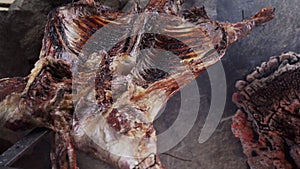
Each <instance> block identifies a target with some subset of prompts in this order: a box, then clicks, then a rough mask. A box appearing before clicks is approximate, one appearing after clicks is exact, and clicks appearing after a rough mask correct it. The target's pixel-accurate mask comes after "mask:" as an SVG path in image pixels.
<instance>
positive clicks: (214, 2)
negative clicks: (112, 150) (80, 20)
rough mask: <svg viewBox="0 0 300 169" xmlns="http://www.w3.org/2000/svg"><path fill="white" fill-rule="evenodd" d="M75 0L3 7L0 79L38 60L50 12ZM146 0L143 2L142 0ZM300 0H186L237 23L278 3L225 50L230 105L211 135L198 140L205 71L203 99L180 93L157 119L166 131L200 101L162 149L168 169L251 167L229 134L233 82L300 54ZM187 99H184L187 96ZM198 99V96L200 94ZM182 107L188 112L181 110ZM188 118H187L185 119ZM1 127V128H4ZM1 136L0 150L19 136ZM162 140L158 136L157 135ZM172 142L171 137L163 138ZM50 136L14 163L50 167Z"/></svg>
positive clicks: (119, 4)
mask: <svg viewBox="0 0 300 169" xmlns="http://www.w3.org/2000/svg"><path fill="white" fill-rule="evenodd" d="M69 2H72V0H55V1H53V0H16V1H15V2H14V3H13V4H12V5H11V7H10V10H9V11H1V12H0V23H1V24H0V78H4V77H12V76H26V75H28V74H29V72H30V70H31V69H32V67H33V65H34V63H35V62H36V61H37V59H38V56H39V52H40V48H41V45H42V38H43V30H44V25H45V24H46V18H47V14H48V13H49V11H51V10H53V9H54V8H55V7H57V6H61V5H63V4H66V3H69ZM101 2H103V3H105V4H107V5H110V6H113V7H114V8H124V9H128V8H130V3H132V2H128V3H127V4H126V2H127V1H126V0H121V1H118V0H110V1H109V0H106V1H105V0H102V1H101ZM142 2H144V1H143V0H142ZM299 4H300V0H282V1H278V0H269V1H265V0H186V3H185V4H184V8H185V9H191V8H192V7H193V6H199V7H200V6H203V5H204V6H205V7H206V10H207V13H208V15H209V16H210V17H211V18H213V19H215V20H220V21H229V22H238V21H242V20H243V19H247V18H248V17H251V16H253V15H254V14H256V12H258V11H259V10H260V9H261V8H263V7H274V8H275V9H276V12H275V13H276V18H275V19H274V20H272V21H270V22H268V23H267V24H265V25H262V26H259V27H257V28H256V29H255V30H254V31H253V32H252V33H251V34H250V35H249V36H247V37H246V38H244V39H242V40H240V41H238V42H237V43H234V44H233V45H232V46H230V47H229V48H228V50H227V53H226V55H225V57H224V58H223V59H222V61H221V62H222V64H223V67H224V70H225V74H226V83H224V84H219V85H220V87H224V86H225V88H226V89H227V98H226V106H225V109H224V112H223V118H222V120H221V121H220V123H219V126H218V128H217V129H216V131H215V132H214V134H213V135H212V137H210V139H209V140H207V141H206V142H204V143H202V144H200V143H198V138H199V135H200V132H201V129H202V127H203V125H204V122H205V119H206V117H207V113H208V112H209V108H210V103H211V86H210V80H209V75H208V73H207V72H204V73H203V74H202V75H201V76H200V77H199V78H197V80H196V81H197V84H198V88H199V89H198V90H199V93H200V100H195V99H196V98H195V97H193V91H190V95H189V96H190V97H188V98H181V95H180V93H178V94H176V95H175V97H173V98H172V99H171V100H170V101H169V102H168V104H167V106H166V107H165V109H164V110H163V111H162V114H161V115H160V116H159V117H158V118H157V120H156V121H155V127H156V128H157V130H158V133H162V132H163V131H165V130H167V129H168V128H169V127H170V126H171V125H172V124H173V123H174V121H175V119H176V117H177V116H178V114H179V113H180V112H179V109H180V104H181V103H182V101H185V102H199V101H200V106H199V112H198V118H197V120H196V123H195V124H194V126H193V128H192V129H191V131H190V132H189V133H188V135H187V136H186V137H185V138H184V139H183V140H182V141H181V142H180V143H179V144H178V145H177V146H175V147H174V148H172V149H171V150H169V151H168V152H166V153H164V154H161V158H162V161H163V163H164V164H165V165H166V168H169V169H181V168H188V169H199V168H205V169H217V168H220V169H236V168H238V169H247V168H248V166H247V162H246V161H247V159H246V158H245V156H244V155H243V153H242V147H241V144H240V143H239V140H238V139H236V138H234V136H233V135H232V133H231V128H230V125H231V119H230V117H231V116H232V115H234V113H235V111H236V107H235V105H234V104H233V103H232V101H231V96H232V94H233V92H234V91H235V87H234V86H235V82H236V81H237V80H238V79H243V78H245V76H246V75H247V73H249V72H251V71H252V70H253V69H254V68H255V67H256V66H259V65H260V64H261V62H263V61H267V60H268V59H269V57H271V56H274V55H280V54H281V53H284V52H288V51H294V52H297V53H300V6H299ZM183 99H184V100H183ZM197 99H198V98H197ZM182 111H189V110H188V109H187V110H182ZM186 123H189V121H186ZM1 130H2V129H1ZM2 133H3V132H1V135H0V147H1V148H0V151H3V150H5V148H7V147H8V146H9V145H11V144H12V142H13V141H15V140H16V139H17V138H18V136H17V135H16V136H15V135H14V133H10V132H6V134H5V135H4V134H2ZM159 141H160V140H159ZM163 141H168V140H163ZM49 144H50V141H49V137H47V138H44V139H43V140H42V142H41V143H39V144H38V145H37V146H36V147H35V148H34V149H33V150H32V151H30V152H29V153H28V154H27V155H26V156H24V157H23V158H22V159H21V160H19V161H18V162H17V163H16V164H15V166H19V167H22V168H37V169H39V168H47V167H50V165H49V161H50V160H49ZM79 165H80V166H81V168H83V169H88V168H93V169H94V168H102V169H113V168H112V167H111V166H109V165H107V164H105V163H103V162H100V161H98V160H95V159H92V158H91V157H88V156H86V155H84V154H82V153H79Z"/></svg>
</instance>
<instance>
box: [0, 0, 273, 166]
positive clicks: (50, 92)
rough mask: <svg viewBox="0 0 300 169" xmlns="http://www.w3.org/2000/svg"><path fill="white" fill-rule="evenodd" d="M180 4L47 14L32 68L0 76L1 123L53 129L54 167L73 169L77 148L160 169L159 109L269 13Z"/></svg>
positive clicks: (79, 6)
mask: <svg viewBox="0 0 300 169" xmlns="http://www.w3.org/2000/svg"><path fill="white" fill-rule="evenodd" d="M181 4H182V1H181V0H176V1H175V0H163V1H161V0H151V1H150V2H149V4H148V5H147V6H146V7H144V8H141V7H140V6H139V4H136V5H135V7H134V8H133V9H132V10H131V11H130V12H129V13H123V12H122V11H116V10H113V9H112V8H110V7H107V6H103V5H101V4H99V3H97V2H94V1H90V0H89V1H87V0H86V1H83V0H82V1H79V2H77V3H72V4H68V5H66V6H63V7H60V8H57V9H56V10H54V11H53V12H51V13H50V14H49V19H48V22H47V25H46V29H45V36H44V39H43V47H42V50H41V54H40V60H39V61H38V62H37V63H36V64H35V67H34V69H33V70H32V71H31V74H30V75H29V76H28V77H26V78H11V79H9V78H8V79H3V80H1V81H0V99H1V100H0V101H1V102H0V113H1V114H0V121H1V124H3V125H4V126H5V127H8V128H10V129H20V128H21V129H22V128H23V129H25V128H28V127H33V126H39V127H47V128H49V129H51V130H53V131H54V133H55V136H54V140H53V146H52V152H51V156H50V157H51V161H52V168H53V169H61V168H68V167H69V168H72V169H76V168H77V165H76V153H75V147H76V148H77V149H80V150H82V151H85V152H87V153H89V154H91V155H93V156H94V157H96V158H98V159H102V160H104V161H106V162H108V163H110V164H112V165H114V166H115V167H116V168H120V169H129V168H130V169H132V168H136V169H138V168H139V169H146V168H147V169H163V168H164V166H163V164H162V163H161V162H160V159H159V156H158V154H157V145H156V144H157V143H156V133H155V129H154V126H153V120H154V118H155V116H156V114H157V113H158V111H159V110H160V108H161V107H163V105H164V104H165V103H166V102H167V100H168V99H169V98H170V97H171V96H172V95H174V93H175V92H177V91H179V90H180V89H181V88H182V87H184V86H185V85H186V84H188V83H189V82H190V81H191V80H193V79H195V78H196V77H197V76H198V75H199V74H200V73H201V72H203V71H204V70H205V69H206V68H207V67H208V66H211V65H213V64H214V63H216V62H218V61H219V60H220V59H221V58H222V57H223V56H224V54H225V51H226V49H227V47H228V45H230V44H232V43H234V42H235V41H237V40H238V39H240V38H243V37H245V36H246V35H247V34H249V33H250V31H251V30H252V29H253V28H254V27H255V26H257V25H260V24H263V23H265V22H268V21H270V20H271V19H273V18H274V10H273V9H272V8H265V9H262V10H261V11H260V12H259V13H258V14H257V15H255V16H253V17H252V18H249V19H247V20H245V21H242V22H239V23H228V22H218V21H213V20H211V19H210V18H209V17H208V16H207V14H206V12H205V10H204V8H197V7H195V8H193V9H191V10H185V11H182V10H181ZM162 23H163V24H162ZM105 31H106V32H105ZM107 44H108V47H107ZM105 46H106V47H105ZM141 51H142V52H141ZM160 51H167V52H168V53H169V54H168V53H162V52H160ZM170 53H171V54H170ZM13 85H14V86H16V87H14V88H13V87H12V86H13ZM2 122H3V123H2Z"/></svg>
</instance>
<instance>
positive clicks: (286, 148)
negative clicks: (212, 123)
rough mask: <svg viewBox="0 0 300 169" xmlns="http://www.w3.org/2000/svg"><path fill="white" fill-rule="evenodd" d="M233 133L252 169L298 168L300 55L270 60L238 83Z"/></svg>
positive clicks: (286, 55)
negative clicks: (239, 141)
mask: <svg viewBox="0 0 300 169" xmlns="http://www.w3.org/2000/svg"><path fill="white" fill-rule="evenodd" d="M236 87H237V89H238V91H237V92H236V93H234V95H233V101H234V102H235V103H236V105H237V106H238V107H239V110H238V111H237V113H236V115H235V117H234V118H233V124H232V130H233V133H234V134H235V136H236V137H239V138H240V140H241V143H242V146H243V149H244V153H245V154H246V156H247V157H248V163H249V165H250V167H251V168H253V169H256V168H266V169H273V168H285V169H295V168H300V100H299V96H300V55H299V54H296V53H293V52H289V53H285V54H282V55H281V56H277V57H271V59H270V60H269V61H268V62H264V63H262V65H261V66H260V67H258V68H256V70H255V71H253V72H252V73H251V74H249V75H248V76H247V79H246V80H241V81H238V82H237V84H236Z"/></svg>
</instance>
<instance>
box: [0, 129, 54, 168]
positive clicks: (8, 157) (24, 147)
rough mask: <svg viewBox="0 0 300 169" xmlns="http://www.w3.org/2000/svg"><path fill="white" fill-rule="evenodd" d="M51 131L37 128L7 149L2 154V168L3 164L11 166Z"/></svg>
mask: <svg viewBox="0 0 300 169" xmlns="http://www.w3.org/2000/svg"><path fill="white" fill-rule="evenodd" d="M48 133H49V130H46V129H44V128H36V129H34V130H32V131H31V132H30V133H29V134H27V135H26V136H25V137H23V138H22V139H21V140H19V141H18V142H17V143H15V144H14V145H13V146H11V147H10V148H9V149H7V150H6V151H5V152H4V153H2V154H1V155H0V169H1V166H4V167H9V166H11V165H12V164H13V163H14V162H16V161H17V160H18V159H19V158H21V157H22V156H23V155H24V153H25V152H27V151H28V150H29V149H30V148H32V147H33V146H34V145H35V144H36V143H37V142H38V141H39V140H40V139H41V138H43V137H44V136H45V135H47V134H48Z"/></svg>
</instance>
